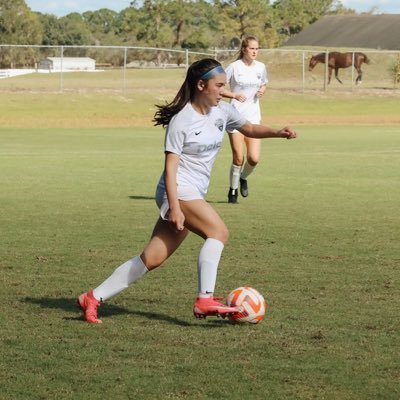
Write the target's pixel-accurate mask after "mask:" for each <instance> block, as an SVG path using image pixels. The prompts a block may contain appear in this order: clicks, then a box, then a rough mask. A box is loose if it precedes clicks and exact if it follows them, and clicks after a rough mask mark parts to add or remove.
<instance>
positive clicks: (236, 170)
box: [229, 164, 241, 189]
mask: <svg viewBox="0 0 400 400" xmlns="http://www.w3.org/2000/svg"><path fill="white" fill-rule="evenodd" d="M240 169H241V166H240V165H235V164H232V165H231V170H230V174H229V184H230V187H231V189H237V188H238V187H239V178H240Z"/></svg>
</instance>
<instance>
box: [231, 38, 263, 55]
mask: <svg viewBox="0 0 400 400" xmlns="http://www.w3.org/2000/svg"><path fill="white" fill-rule="evenodd" d="M252 40H254V41H255V42H257V43H260V42H259V41H258V39H257V38H256V37H255V36H252V35H248V36H245V37H244V38H243V40H242V44H241V46H240V51H239V55H238V56H237V59H236V60H241V59H242V58H243V56H244V50H245V48H246V47H248V46H249V42H250V41H252Z"/></svg>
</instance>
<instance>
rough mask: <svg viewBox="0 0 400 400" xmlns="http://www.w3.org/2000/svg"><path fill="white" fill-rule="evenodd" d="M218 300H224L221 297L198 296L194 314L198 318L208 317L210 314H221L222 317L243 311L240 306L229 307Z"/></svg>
mask: <svg viewBox="0 0 400 400" xmlns="http://www.w3.org/2000/svg"><path fill="white" fill-rule="evenodd" d="M217 300H222V298H221V297H213V296H211V297H197V299H196V301H195V303H194V307H193V314H194V316H195V317H196V318H206V317H209V316H213V315H215V316H219V317H222V318H225V317H228V316H230V315H233V314H236V313H238V312H240V311H241V309H240V308H239V307H228V306H227V305H225V304H222V303H220V302H219V301H217Z"/></svg>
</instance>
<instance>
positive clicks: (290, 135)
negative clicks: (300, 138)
mask: <svg viewBox="0 0 400 400" xmlns="http://www.w3.org/2000/svg"><path fill="white" fill-rule="evenodd" d="M278 136H279V137H282V138H285V139H288V140H289V139H296V138H297V133H296V132H295V131H294V130H293V129H292V128H289V127H285V128H282V129H281V130H280V131H279V132H278Z"/></svg>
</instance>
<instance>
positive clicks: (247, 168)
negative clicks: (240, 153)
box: [240, 161, 256, 179]
mask: <svg viewBox="0 0 400 400" xmlns="http://www.w3.org/2000/svg"><path fill="white" fill-rule="evenodd" d="M255 167H256V165H250V164H249V163H248V162H247V161H246V162H245V163H244V165H243V169H242V172H241V174H240V177H241V178H242V179H247V177H248V176H249V175H250V174H251V173H252V172H253V171H254V168H255Z"/></svg>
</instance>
